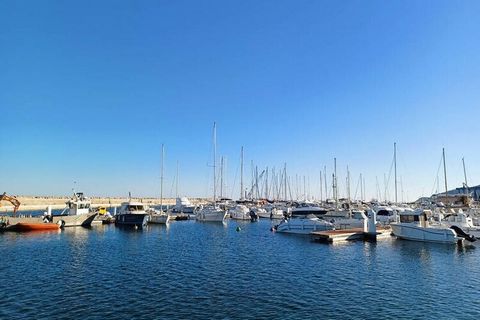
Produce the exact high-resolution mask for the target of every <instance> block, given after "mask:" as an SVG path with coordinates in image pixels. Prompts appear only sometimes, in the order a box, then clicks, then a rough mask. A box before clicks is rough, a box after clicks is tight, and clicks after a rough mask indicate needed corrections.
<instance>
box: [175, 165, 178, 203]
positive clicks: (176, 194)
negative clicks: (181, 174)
mask: <svg viewBox="0 0 480 320" xmlns="http://www.w3.org/2000/svg"><path fill="white" fill-rule="evenodd" d="M175 198H178V160H177V177H176V179H175Z"/></svg>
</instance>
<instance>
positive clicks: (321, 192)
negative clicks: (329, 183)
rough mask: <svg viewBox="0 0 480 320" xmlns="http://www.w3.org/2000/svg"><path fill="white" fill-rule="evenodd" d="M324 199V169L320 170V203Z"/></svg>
mask: <svg viewBox="0 0 480 320" xmlns="http://www.w3.org/2000/svg"><path fill="white" fill-rule="evenodd" d="M322 201H323V190H322V170H320V203H321V202H322Z"/></svg>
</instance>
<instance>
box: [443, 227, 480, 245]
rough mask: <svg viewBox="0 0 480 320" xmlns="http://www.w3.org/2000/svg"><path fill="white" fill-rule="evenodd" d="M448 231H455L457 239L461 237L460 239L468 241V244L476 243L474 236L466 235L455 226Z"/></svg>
mask: <svg viewBox="0 0 480 320" xmlns="http://www.w3.org/2000/svg"><path fill="white" fill-rule="evenodd" d="M450 229H453V231H455V233H456V234H457V235H458V236H459V237H462V238H464V239H465V240H467V241H470V242H475V241H477V238H475V236H472V235H470V234H468V233H466V232H465V231H463V230H462V229H460V228H459V227H457V226H451V227H450Z"/></svg>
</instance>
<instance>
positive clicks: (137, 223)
mask: <svg viewBox="0 0 480 320" xmlns="http://www.w3.org/2000/svg"><path fill="white" fill-rule="evenodd" d="M148 218H149V215H148V214H147V213H145V214H143V213H127V214H119V215H117V216H115V225H116V226H130V227H138V228H143V227H145V226H146V225H147V223H148Z"/></svg>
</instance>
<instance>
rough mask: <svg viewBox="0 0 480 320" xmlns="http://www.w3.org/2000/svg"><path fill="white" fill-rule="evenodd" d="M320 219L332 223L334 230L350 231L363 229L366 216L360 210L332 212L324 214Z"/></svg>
mask: <svg viewBox="0 0 480 320" xmlns="http://www.w3.org/2000/svg"><path fill="white" fill-rule="evenodd" d="M322 219H324V220H326V221H328V222H330V223H333V225H334V226H335V229H352V228H363V225H364V221H365V220H366V219H367V216H366V215H365V213H364V211H361V210H338V211H335V210H333V211H329V212H327V213H326V214H324V215H323V216H322Z"/></svg>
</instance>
